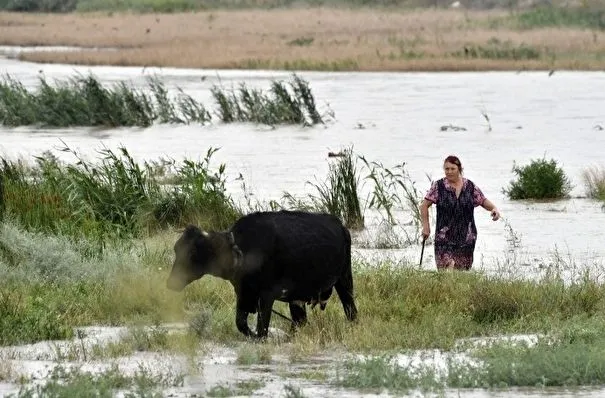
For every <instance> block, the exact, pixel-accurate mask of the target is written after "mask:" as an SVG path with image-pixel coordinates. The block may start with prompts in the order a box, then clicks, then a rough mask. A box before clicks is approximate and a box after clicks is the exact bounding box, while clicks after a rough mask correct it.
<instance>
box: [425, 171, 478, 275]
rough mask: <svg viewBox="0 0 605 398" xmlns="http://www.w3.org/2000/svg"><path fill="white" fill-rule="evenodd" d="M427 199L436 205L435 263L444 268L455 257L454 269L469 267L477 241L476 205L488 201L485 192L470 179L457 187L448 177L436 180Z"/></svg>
mask: <svg viewBox="0 0 605 398" xmlns="http://www.w3.org/2000/svg"><path fill="white" fill-rule="evenodd" d="M424 199H426V200H428V201H430V202H432V203H434V204H436V205H437V227H436V229H435V262H436V263H437V268H439V269H441V268H445V267H447V266H448V264H450V263H451V261H452V260H454V268H456V269H463V270H469V269H471V267H472V265H473V253H474V251H475V243H476V242H477V226H476V225H475V215H474V213H475V207H477V206H480V205H482V204H483V202H484V201H485V196H484V195H483V192H481V190H480V189H479V188H478V187H477V186H476V185H475V184H474V183H473V182H472V181H471V180H468V179H466V178H463V179H462V190H461V191H460V195H459V196H458V197H456V190H455V188H454V187H453V186H451V185H450V184H449V182H448V181H447V179H446V178H442V179H440V180H437V181H435V182H434V183H433V184H432V186H431V188H430V189H429V191H428V192H427V194H426V195H425V197H424Z"/></svg>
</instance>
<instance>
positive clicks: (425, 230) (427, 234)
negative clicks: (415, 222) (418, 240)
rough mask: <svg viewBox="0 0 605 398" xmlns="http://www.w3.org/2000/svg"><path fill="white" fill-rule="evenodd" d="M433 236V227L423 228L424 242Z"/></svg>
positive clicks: (426, 226)
mask: <svg viewBox="0 0 605 398" xmlns="http://www.w3.org/2000/svg"><path fill="white" fill-rule="evenodd" d="M430 235H431V227H429V226H428V225H425V226H424V227H422V240H426V239H427V238H428V237H429V236H430Z"/></svg>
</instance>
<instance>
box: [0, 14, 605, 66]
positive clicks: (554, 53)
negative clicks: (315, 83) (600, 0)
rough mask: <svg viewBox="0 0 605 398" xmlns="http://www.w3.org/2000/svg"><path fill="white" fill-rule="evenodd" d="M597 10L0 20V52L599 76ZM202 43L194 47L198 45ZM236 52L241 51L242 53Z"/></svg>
mask: <svg viewBox="0 0 605 398" xmlns="http://www.w3.org/2000/svg"><path fill="white" fill-rule="evenodd" d="M600 10H601V9H600V8H590V7H589V8H567V9H558V8H545V9H536V10H521V11H518V12H509V11H503V10H493V11H476V10H443V9H438V10H404V9H388V10H386V9H381V8H376V9H368V8H356V9H345V8H326V7H314V8H308V9H300V8H292V9H271V10H258V9H251V10H232V11H227V10H212V11H200V12H194V13H174V14H132V13H122V14H117V13H116V14H114V13H112V14H111V15H108V14H100V13H92V14H89V13H83V14H82V13H77V14H65V15H50V14H37V15H32V14H6V13H5V14H0V38H1V39H0V44H6V45H70V46H82V47H107V48H112V49H114V51H97V50H84V51H73V52H72V51H69V52H38V53H36V52H34V53H29V52H28V53H23V54H21V56H20V57H21V58H22V59H24V60H27V61H34V62H61V63H73V64H89V65H122V66H127V65H128V66H141V67H143V66H173V67H194V68H242V69H259V68H262V69H288V70H344V71H348V70H360V71H381V70H393V71H406V70H408V71H422V70H430V71H442V70H450V71H458V70H531V69H540V70H550V69H587V70H600V69H602V63H603V59H604V57H605V32H604V31H603V22H602V19H603V18H602V15H603V12H602V11H600ZM202 43H203V44H202ZM244 43H245V45H244Z"/></svg>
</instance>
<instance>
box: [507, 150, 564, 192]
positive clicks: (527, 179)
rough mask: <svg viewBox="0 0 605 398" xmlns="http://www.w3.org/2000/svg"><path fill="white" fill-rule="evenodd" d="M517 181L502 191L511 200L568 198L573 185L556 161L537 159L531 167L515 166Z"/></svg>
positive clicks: (531, 163)
mask: <svg viewBox="0 0 605 398" xmlns="http://www.w3.org/2000/svg"><path fill="white" fill-rule="evenodd" d="M513 173H515V174H516V175H517V179H516V180H513V181H511V182H510V186H509V187H508V188H504V189H503V190H502V191H503V192H504V194H506V195H507V196H508V197H509V199H513V200H514V199H560V198H564V197H567V196H568V195H569V193H570V192H571V189H572V185H571V183H570V181H569V178H568V177H567V175H566V174H565V172H564V171H563V169H561V168H560V167H559V166H558V165H557V162H556V161H555V160H554V159H551V160H546V159H536V160H532V161H531V162H530V164H529V165H525V166H518V165H516V164H515V165H513Z"/></svg>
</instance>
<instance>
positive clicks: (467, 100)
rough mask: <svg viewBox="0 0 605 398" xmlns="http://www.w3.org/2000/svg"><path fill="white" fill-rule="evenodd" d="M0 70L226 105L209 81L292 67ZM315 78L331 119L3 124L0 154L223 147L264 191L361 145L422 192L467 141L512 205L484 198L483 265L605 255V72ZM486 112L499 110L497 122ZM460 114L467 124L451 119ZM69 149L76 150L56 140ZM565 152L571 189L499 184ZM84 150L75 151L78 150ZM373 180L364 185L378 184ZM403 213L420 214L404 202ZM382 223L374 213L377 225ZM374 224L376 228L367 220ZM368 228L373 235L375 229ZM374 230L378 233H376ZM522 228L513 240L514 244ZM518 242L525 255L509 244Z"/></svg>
mask: <svg viewBox="0 0 605 398" xmlns="http://www.w3.org/2000/svg"><path fill="white" fill-rule="evenodd" d="M0 69H1V70H2V73H3V74H8V75H10V76H12V77H13V78H16V79H18V80H20V81H21V82H23V84H24V85H25V86H26V87H28V88H34V87H36V86H37V84H38V78H39V76H40V75H44V76H45V77H46V78H47V79H48V80H49V81H52V80H53V79H61V80H62V79H66V78H68V77H71V76H73V75H74V74H75V73H84V74H86V73H89V72H92V73H94V74H95V75H96V76H97V77H99V78H100V79H101V80H102V81H103V82H106V83H107V84H112V83H114V82H117V81H122V80H126V81H129V82H131V83H132V84H134V85H136V86H139V87H147V85H146V78H147V77H148V76H150V75H157V76H160V77H161V78H162V79H163V80H164V81H165V82H166V85H167V87H168V88H169V89H172V90H174V89H175V88H176V87H180V88H182V89H183V90H184V91H185V92H186V93H188V94H189V95H191V96H193V97H194V98H196V99H198V100H199V101H202V102H203V103H204V104H207V105H208V106H209V107H211V108H213V109H215V104H214V103H213V102H212V98H211V93H210V89H211V87H213V86H214V85H216V84H222V85H223V86H224V87H232V86H237V84H239V83H240V82H245V83H246V84H247V85H249V86H251V87H260V88H265V89H266V88H268V85H269V82H270V80H271V79H288V77H289V76H290V74H289V73H287V72H273V71H227V70H225V71H213V70H193V69H165V68H139V67H82V66H71V65H45V64H32V63H25V62H20V61H18V60H13V59H0ZM300 75H301V76H302V77H303V78H305V79H306V80H307V81H308V82H309V84H310V87H311V89H312V90H313V93H314V95H315V96H316V102H317V104H318V106H319V108H320V110H322V111H328V110H330V109H331V110H332V111H333V112H334V115H335V118H334V120H333V121H330V122H329V123H327V124H326V125H325V126H317V127H313V128H304V127H299V126H285V127H278V128H276V129H272V128H269V127H266V126H256V125H250V124H223V123H220V122H218V121H215V122H214V123H213V124H211V125H206V126H200V125H176V126H175V125H157V126H153V127H150V128H146V129H141V128H120V129H113V130H99V129H90V128H87V129H55V130H48V129H44V130H41V129H34V128H30V127H22V128H16V129H6V128H0V137H1V139H0V154H1V155H3V156H10V157H25V158H30V159H31V157H30V156H31V155H34V154H40V153H41V152H42V151H45V150H49V149H52V148H56V147H59V146H62V143H61V140H63V141H64V142H65V143H66V144H67V145H68V146H70V147H71V148H74V149H76V150H79V151H80V152H82V153H84V154H91V155H94V151H96V150H98V149H100V148H102V147H103V146H106V147H109V148H116V147H117V146H118V145H124V146H125V147H126V148H127V149H128V150H129V151H130V152H131V154H132V155H133V156H134V157H135V158H137V159H139V160H143V159H144V160H158V159H160V158H174V159H180V158H182V157H188V158H192V159H201V158H203V156H204V155H205V153H206V151H207V150H208V148H209V147H214V148H220V150H219V151H218V152H217V153H216V154H215V155H214V158H213V159H214V162H215V163H214V164H215V165H218V164H219V162H221V163H223V162H224V163H225V164H226V165H227V173H228V175H229V177H230V180H229V185H228V188H229V191H230V192H231V193H232V194H233V196H235V197H241V196H242V192H243V191H242V188H241V181H238V180H236V177H237V176H238V175H239V174H240V173H241V174H242V176H243V178H244V181H245V183H246V186H247V187H248V189H249V190H251V191H252V193H254V198H256V199H257V200H260V201H268V200H270V199H277V200H279V199H280V198H281V195H282V193H283V192H284V191H287V192H289V193H292V194H295V195H303V194H306V193H314V188H312V187H311V185H310V184H308V183H307V182H308V181H311V182H316V181H317V180H318V179H319V180H321V179H323V178H324V177H325V176H326V173H327V170H328V167H329V162H330V161H332V160H331V159H329V158H328V152H330V151H335V152H336V151H339V150H341V149H343V148H345V147H349V146H353V149H354V151H355V152H356V153H359V154H362V155H364V156H365V157H366V158H367V159H368V160H370V161H379V162H382V163H383V164H384V165H385V166H386V167H389V168H391V167H392V166H394V165H396V164H399V163H401V162H405V163H406V169H407V171H408V172H409V174H410V176H411V178H412V179H413V180H414V181H415V182H416V187H417V188H418V189H419V190H420V191H421V193H424V192H425V191H426V190H427V189H428V188H429V180H428V177H427V176H430V177H431V178H432V179H436V178H440V177H441V176H442V170H441V167H442V162H443V159H444V158H445V156H447V155H449V154H457V155H458V156H459V157H460V158H461V160H462V163H463V166H464V171H465V176H466V177H467V178H470V179H471V180H473V181H474V182H475V183H476V184H477V185H478V186H479V187H480V188H481V189H482V190H483V192H484V193H485V195H486V196H487V197H488V198H489V199H491V200H492V202H494V203H495V204H496V205H497V206H498V207H499V209H500V210H501V212H502V215H503V220H501V221H499V222H492V221H491V220H490V217H489V214H488V212H486V211H484V210H483V209H481V208H479V209H477V211H476V213H475V214H476V220H477V226H478V229H479V238H478V242H477V249H476V252H475V259H476V260H475V269H478V270H483V271H487V272H490V271H493V272H496V271H497V272H502V270H503V269H504V270H508V271H511V272H513V273H521V274H532V273H540V272H542V271H543V270H544V269H547V268H548V267H549V266H550V265H553V264H560V263H564V266H565V267H567V268H573V269H578V268H581V269H583V268H586V267H590V268H593V269H594V268H597V269H598V270H599V272H600V270H601V268H602V265H603V259H604V256H605V246H604V245H603V244H602V240H603V238H602V235H603V233H602V228H603V225H605V212H604V211H602V207H601V203H599V202H598V201H594V200H590V199H586V198H584V196H585V188H584V183H583V179H582V172H583V171H584V170H585V169H587V168H589V167H592V166H605V159H604V158H603V150H602V148H605V130H601V129H602V128H603V127H605V115H604V114H603V111H602V110H603V107H604V106H605V92H603V91H602V90H595V89H594V88H595V87H602V86H605V73H602V72H555V73H554V74H553V75H552V76H549V75H548V73H543V72H531V73H530V72H521V73H516V72H493V73H316V72H307V73H301V74H300ZM482 114H486V115H487V116H488V118H489V124H488V122H487V121H486V119H485V118H484V116H483V115H482ZM446 125H454V126H458V127H463V128H465V129H466V130H465V131H442V129H441V127H442V126H446ZM57 155H60V156H63V157H65V156H67V155H63V154H60V153H57ZM542 157H546V158H547V159H549V158H554V159H556V160H557V161H558V162H559V165H560V166H561V167H562V168H563V170H564V171H565V172H566V173H567V175H568V176H569V177H570V179H571V182H572V184H573V186H574V188H573V191H572V199H569V200H560V201H554V202H546V203H544V202H542V203H540V202H532V201H510V200H507V199H506V196H505V195H504V194H503V192H502V189H503V188H505V187H507V186H508V184H509V183H510V181H511V180H512V179H513V178H514V177H515V176H514V174H513V173H512V167H513V164H514V163H517V164H521V165H522V164H527V163H529V162H530V160H532V159H538V158H542ZM71 160H73V159H71ZM369 186H370V185H369V183H367V184H366V185H365V186H364V189H365V191H364V193H367V190H368V189H369ZM400 221H402V222H406V221H409V216H406V215H402V216H401V217H400ZM368 231H370V232H369V233H370V235H371V234H372V233H373V232H372V231H373V230H372V226H371V225H370V228H369V229H368ZM366 235H367V232H366ZM370 238H371V236H370ZM371 240H372V239H370V241H371ZM513 241H514V244H513V243H511V242H513ZM366 246H367V245H365V246H364V248H363V249H362V248H358V250H357V253H358V254H359V253H362V254H364V255H365V254H367V253H371V254H376V252H379V255H381V256H385V255H387V256H391V257H392V258H395V259H401V258H405V259H407V260H409V261H412V262H418V261H419V257H420V246H419V245H416V246H414V247H408V248H406V249H404V250H400V251H393V252H385V251H383V250H380V251H375V250H374V251H373V250H371V242H370V245H369V246H370V248H367V247H366ZM513 249H514V256H513V257H514V260H513V261H511V252H512V251H513ZM432 255H433V249H432V246H431V245H430V244H429V245H428V246H427V249H426V251H425V256H424V260H423V267H426V268H433V267H434V259H433V256H432Z"/></svg>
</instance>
